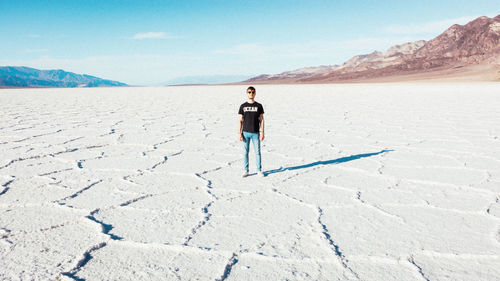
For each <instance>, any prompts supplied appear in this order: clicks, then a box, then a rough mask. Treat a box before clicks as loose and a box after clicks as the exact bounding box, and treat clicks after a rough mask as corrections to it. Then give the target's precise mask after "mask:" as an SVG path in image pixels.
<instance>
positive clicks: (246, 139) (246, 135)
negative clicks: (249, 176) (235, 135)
mask: <svg viewBox="0 0 500 281" xmlns="http://www.w3.org/2000/svg"><path fill="white" fill-rule="evenodd" d="M250 140H252V142H253V150H254V152H255V160H256V162H257V171H258V172H259V171H260V170H261V169H262V167H261V164H260V139H259V133H250V132H243V148H244V150H243V159H244V165H245V166H244V168H245V171H247V172H248V151H249V149H250Z"/></svg>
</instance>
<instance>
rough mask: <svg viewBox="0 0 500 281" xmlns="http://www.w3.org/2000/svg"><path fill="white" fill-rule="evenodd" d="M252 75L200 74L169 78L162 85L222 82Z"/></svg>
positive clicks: (229, 81) (234, 80) (235, 80)
mask: <svg viewBox="0 0 500 281" xmlns="http://www.w3.org/2000/svg"><path fill="white" fill-rule="evenodd" d="M249 77H251V75H199V76H184V77H178V78H175V79H172V80H169V81H167V82H165V83H162V85H198V84H222V83H231V82H237V81H241V80H243V79H248V78H249Z"/></svg>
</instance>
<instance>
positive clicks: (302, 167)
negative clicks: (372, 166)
mask: <svg viewBox="0 0 500 281" xmlns="http://www.w3.org/2000/svg"><path fill="white" fill-rule="evenodd" d="M390 151H394V150H393V149H384V150H381V151H379V152H373V153H364V154H356V155H351V156H346V157H341V158H337V159H332V160H325V161H316V162H312V163H309V164H304V165H299V166H292V167H285V168H283V167H280V168H278V169H274V170H268V171H264V175H265V176H268V175H270V174H274V173H281V172H284V171H293V170H298V169H305V168H310V167H314V166H318V165H329V164H339V163H344V162H349V161H353V160H357V159H360V158H366V157H371V156H375V155H379V154H382V153H386V152H390Z"/></svg>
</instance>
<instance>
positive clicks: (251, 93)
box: [247, 89, 255, 99]
mask: <svg viewBox="0 0 500 281" xmlns="http://www.w3.org/2000/svg"><path fill="white" fill-rule="evenodd" d="M247 95H248V98H249V99H253V98H254V97H255V90H251V89H248V90H247Z"/></svg>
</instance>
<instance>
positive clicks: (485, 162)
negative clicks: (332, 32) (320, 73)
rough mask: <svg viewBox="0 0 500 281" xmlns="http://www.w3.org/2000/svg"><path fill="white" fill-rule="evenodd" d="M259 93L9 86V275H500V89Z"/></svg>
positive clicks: (1, 256)
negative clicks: (250, 110)
mask: <svg viewBox="0 0 500 281" xmlns="http://www.w3.org/2000/svg"><path fill="white" fill-rule="evenodd" d="M257 88H258V96H257V100H258V101H259V102H262V103H263V104H264V107H265V109H266V116H267V117H266V140H265V141H264V142H263V143H262V157H263V167H264V171H265V172H267V173H268V175H267V177H265V178H260V177H256V176H252V175H251V176H250V177H248V178H246V179H242V178H241V176H240V175H241V170H242V168H241V166H242V156H241V143H240V142H239V141H238V140H237V139H236V137H234V136H235V135H234V128H235V127H236V121H237V118H236V117H237V116H236V114H235V109H236V108H237V107H238V105H239V104H241V102H243V101H244V99H245V95H244V92H243V90H244V89H243V87H240V86H224V87H209V88H207V87H162V88H106V89H24V90H1V91H2V93H1V95H0V111H1V112H2V113H5V114H2V115H0V124H1V125H0V154H1V157H0V268H1V269H2V270H0V279H2V280H4V279H5V280H26V279H44V280H47V279H51V280H53V279H61V280H71V279H86V280H94V279H95V280H99V279H120V280H165V279H166V280H196V279H199V280H206V279H211V280H283V279H289V280H358V279H361V280H418V279H423V280H435V279H439V278H440V277H441V276H444V275H446V276H450V278H452V279H467V280H478V279H481V280H492V279H494V278H495V277H496V276H498V275H500V272H499V271H498V269H497V268H498V266H496V265H497V264H498V261H499V260H500V246H499V244H498V243H499V242H500V235H499V229H500V216H499V214H500V212H499V210H500V207H499V205H500V204H499V203H498V200H499V199H498V198H499V192H500V188H499V186H500V184H499V183H500V173H499V172H498V171H499V168H500V151H499V150H498V149H497V146H498V140H497V139H496V136H499V135H500V131H499V129H498V124H499V123H500V114H499V111H498V108H499V106H500V101H499V100H498V95H497V92H498V89H497V88H498V87H497V85H496V84H463V85H453V84H383V85H380V84H379V85H282V86H271V85H269V86H258V87H257ZM21 93H22V94H21ZM238 93H242V94H241V95H238ZM52 100H53V101H58V103H50V102H47V101H52ZM12 101H14V102H12ZM289 101H293V104H292V103H290V102H289ZM253 163H254V158H253V154H252V152H251V153H250V169H251V173H253V169H254V167H253V166H252V164H253Z"/></svg>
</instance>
